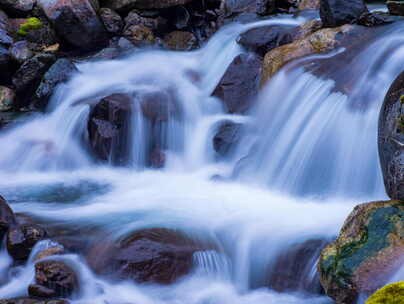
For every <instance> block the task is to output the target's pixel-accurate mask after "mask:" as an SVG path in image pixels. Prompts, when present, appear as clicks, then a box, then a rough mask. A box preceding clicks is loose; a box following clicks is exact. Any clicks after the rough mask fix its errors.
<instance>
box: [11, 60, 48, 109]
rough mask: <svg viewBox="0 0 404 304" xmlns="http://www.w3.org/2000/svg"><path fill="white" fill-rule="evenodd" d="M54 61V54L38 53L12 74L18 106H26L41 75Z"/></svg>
mask: <svg viewBox="0 0 404 304" xmlns="http://www.w3.org/2000/svg"><path fill="white" fill-rule="evenodd" d="M54 62H55V56H53V55H48V54H39V55H36V56H34V57H32V58H31V59H29V60H27V61H25V62H24V64H23V65H22V66H21V67H20V68H19V69H18V71H17V72H16V73H15V74H14V76H13V84H14V87H15V88H16V93H17V98H18V105H17V106H19V107H25V106H28V105H29V104H30V102H31V96H32V95H33V93H34V92H35V90H36V89H37V87H38V85H39V83H40V81H41V78H42V76H43V75H44V74H45V73H46V71H47V70H48V69H49V68H50V67H51V66H52V64H53V63H54Z"/></svg>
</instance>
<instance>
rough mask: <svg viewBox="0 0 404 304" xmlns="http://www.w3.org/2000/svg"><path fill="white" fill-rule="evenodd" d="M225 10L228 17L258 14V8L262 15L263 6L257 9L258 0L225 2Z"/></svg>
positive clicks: (229, 0) (231, 0)
mask: <svg viewBox="0 0 404 304" xmlns="http://www.w3.org/2000/svg"><path fill="white" fill-rule="evenodd" d="M223 8H224V10H225V13H226V16H231V15H234V14H240V13H256V12H257V8H259V9H260V12H261V13H262V5H260V6H259V7H257V3H256V0H224V1H223Z"/></svg>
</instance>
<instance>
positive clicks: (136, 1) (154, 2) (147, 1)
mask: <svg viewBox="0 0 404 304" xmlns="http://www.w3.org/2000/svg"><path fill="white" fill-rule="evenodd" d="M191 1H192V0H105V1H104V5H105V6H106V7H109V8H112V9H114V10H118V11H125V10H126V11H127V10H130V9H133V8H139V9H160V8H168V7H172V6H177V5H184V4H186V3H188V2H191Z"/></svg>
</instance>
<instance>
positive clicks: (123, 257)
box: [88, 228, 198, 284]
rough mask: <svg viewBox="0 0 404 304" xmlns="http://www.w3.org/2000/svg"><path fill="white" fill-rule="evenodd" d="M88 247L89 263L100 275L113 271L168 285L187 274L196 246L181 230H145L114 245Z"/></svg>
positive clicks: (128, 277)
mask: <svg viewBox="0 0 404 304" xmlns="http://www.w3.org/2000/svg"><path fill="white" fill-rule="evenodd" d="M103 245H105V244H102V245H100V246H98V247H95V248H93V249H92V250H91V252H90V254H89V256H88V263H89V264H90V265H91V266H92V267H93V268H94V269H95V270H96V271H97V272H99V273H101V274H106V275H108V274H115V275H116V276H117V277H119V278H122V279H132V280H134V281H136V282H140V283H143V282H149V283H158V284H170V283H173V282H175V281H176V280H177V279H179V278H180V277H182V276H184V275H186V274H188V273H189V272H190V271H191V268H192V257H193V253H194V252H195V251H197V250H198V246H196V245H195V244H194V242H192V241H191V240H189V239H187V238H186V237H185V236H183V235H182V234H181V233H179V232H176V231H172V230H167V229H158V228H156V229H148V230H141V231H138V232H135V233H133V234H132V235H131V236H129V237H127V238H125V239H123V240H122V241H120V242H119V243H117V244H112V245H111V244H110V245H107V246H103Z"/></svg>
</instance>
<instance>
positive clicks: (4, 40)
mask: <svg viewBox="0 0 404 304" xmlns="http://www.w3.org/2000/svg"><path fill="white" fill-rule="evenodd" d="M8 30H9V29H8V17H7V15H6V14H5V13H4V12H3V11H2V10H0V44H3V45H6V46H8V45H10V44H12V43H13V38H12V37H11V35H10V33H9V31H8Z"/></svg>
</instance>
